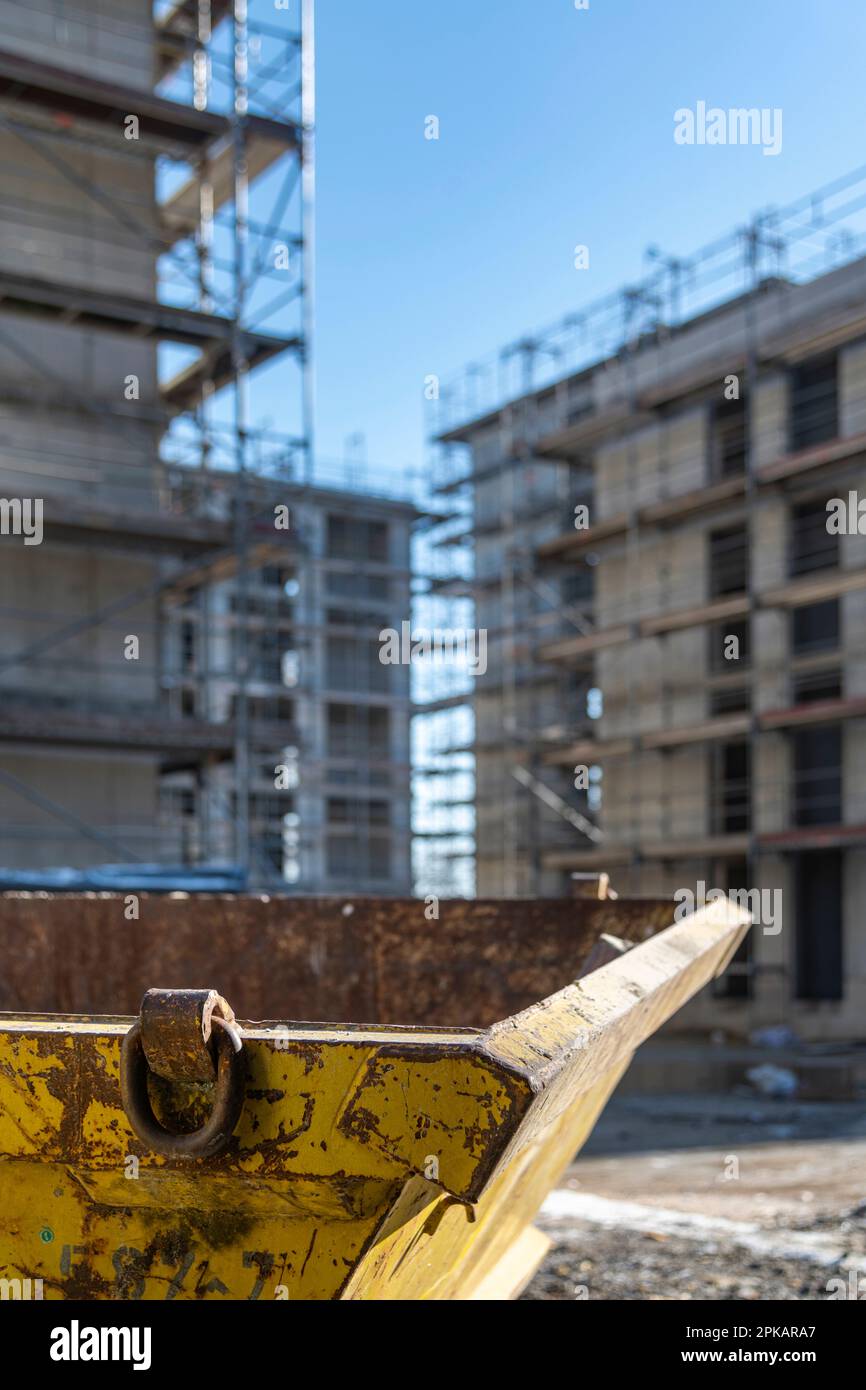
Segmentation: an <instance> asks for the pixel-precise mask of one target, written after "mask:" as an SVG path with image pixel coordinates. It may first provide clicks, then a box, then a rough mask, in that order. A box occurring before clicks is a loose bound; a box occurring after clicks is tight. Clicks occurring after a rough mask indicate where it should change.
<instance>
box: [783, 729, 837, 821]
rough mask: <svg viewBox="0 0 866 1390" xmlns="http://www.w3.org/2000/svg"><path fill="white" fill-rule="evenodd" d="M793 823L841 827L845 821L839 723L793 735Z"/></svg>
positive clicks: (802, 730)
mask: <svg viewBox="0 0 866 1390" xmlns="http://www.w3.org/2000/svg"><path fill="white" fill-rule="evenodd" d="M792 741H793V777H794V783H793V794H794V795H793V802H794V804H793V822H794V825H796V826H810V825H838V824H839V822H840V821H841V819H842V730H841V728H840V727H839V725H838V724H826V725H822V726H821V727H820V728H816V729H801V730H799V731H798V732H797V733H796V734H794V736H793V740H792Z"/></svg>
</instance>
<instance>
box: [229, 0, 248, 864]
mask: <svg viewBox="0 0 866 1390" xmlns="http://www.w3.org/2000/svg"><path fill="white" fill-rule="evenodd" d="M232 57H233V61H232V138H233V152H234V220H233V228H232V230H233V238H234V324H233V329H232V374H233V385H234V392H233V397H234V421H233V423H234V431H235V439H234V444H235V469H236V474H237V476H236V480H235V481H236V487H235V517H234V538H235V546H236V550H237V574H236V580H235V583H236V613H235V618H236V626H235V630H234V681H235V739H234V761H235V767H234V773H235V857H236V859H237V862H238V865H239V867H240V868H241V869H243V870H244V871H247V870H248V869H249V863H250V748H249V704H248V695H247V685H248V679H249V650H248V648H249V634H248V631H247V610H248V578H249V576H248V555H247V550H248V544H249V537H248V535H247V476H246V473H247V431H248V429H249V420H248V382H247V372H248V366H249V364H248V362H247V360H246V344H245V339H244V328H243V320H244V311H245V308H246V277H247V254H246V253H247V235H248V227H247V200H248V186H247V184H248V179H247V156H246V115H247V104H248V93H247V82H248V77H249V67H248V64H249V49H248V34H247V0H234V6H233V9H232Z"/></svg>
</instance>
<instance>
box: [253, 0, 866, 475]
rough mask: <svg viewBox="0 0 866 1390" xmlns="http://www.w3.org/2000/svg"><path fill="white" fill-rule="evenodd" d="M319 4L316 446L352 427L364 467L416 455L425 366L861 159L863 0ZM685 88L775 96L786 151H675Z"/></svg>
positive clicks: (690, 92)
mask: <svg viewBox="0 0 866 1390" xmlns="http://www.w3.org/2000/svg"><path fill="white" fill-rule="evenodd" d="M271 9H272V6H271V5H269V4H268V3H267V0H253V4H252V12H253V14H254V15H257V16H260V17H261V18H263V19H265V18H268V19H270V18H271V17H272V16H271V14H270V13H269V11H270V10H271ZM317 10H318V21H317V58H318V64H317V68H318V79H317V80H318V140H317V144H318V204H317V220H318V237H317V259H318V267H317V268H318V275H317V281H318V289H317V307H318V313H317V341H316V362H317V376H318V422H317V430H318V450H319V452H320V453H321V454H323V455H328V456H332V457H338V456H340V455H342V453H343V450H344V441H345V439H346V436H348V435H350V434H352V433H354V432H356V431H360V432H362V433H363V434H364V436H365V437H366V449H367V456H368V458H369V460H370V461H371V462H373V463H375V464H376V465H378V466H381V467H384V468H387V469H389V470H399V469H400V468H402V467H404V466H406V465H413V466H414V467H419V466H420V465H421V464H422V462H423V459H424V457H425V407H424V401H423V381H424V377H425V376H426V375H427V374H428V373H439V374H441V375H442V376H446V377H447V376H448V375H449V374H451V373H452V372H453V371H454V370H455V369H458V368H460V367H461V366H462V365H463V364H464V363H466V362H467V361H469V360H470V359H472V358H474V357H476V356H479V355H486V354H488V353H489V352H491V351H492V350H494V349H497V348H498V347H499V346H500V345H501V344H502V343H504V342H506V341H509V340H511V339H513V338H515V337H516V336H518V335H519V334H521V333H523V332H524V331H526V330H529V329H532V328H533V327H536V326H538V325H541V324H545V323H548V322H550V321H552V320H555V319H557V318H558V317H559V316H560V315H562V314H564V313H567V312H569V311H571V310H573V309H577V308H579V307H580V305H581V304H582V303H585V302H587V301H588V300H591V299H595V298H596V297H597V296H598V295H600V294H603V293H605V292H606V291H608V290H610V289H613V288H615V287H616V286H617V285H619V284H620V283H622V282H624V281H628V280H632V279H635V278H637V277H638V276H640V274H641V273H642V271H643V270H645V268H646V267H645V262H644V251H645V248H646V247H647V245H649V244H651V243H656V244H657V245H659V246H660V247H662V248H663V249H664V250H665V251H667V252H670V253H687V252H689V251H690V250H692V249H694V248H695V247H697V246H699V245H700V244H702V243H703V242H705V241H708V240H711V239H712V238H714V237H715V236H717V235H718V234H720V233H722V232H724V231H726V230H728V229H729V228H730V227H732V226H734V225H736V224H737V223H740V222H742V221H744V220H745V219H746V218H747V217H748V216H749V215H750V214H751V213H753V212H754V211H756V210H758V209H760V208H763V207H766V206H767V205H769V204H772V203H785V202H788V201H790V200H792V199H794V198H796V197H798V196H799V195H801V194H802V193H805V192H807V191H809V190H810V189H811V188H813V187H815V186H817V185H819V184H822V183H824V182H826V181H828V180H830V179H832V178H834V177H836V176H837V175H839V174H842V173H845V172H847V171H848V170H849V169H852V168H854V167H856V166H857V165H859V164H862V163H866V145H864V141H863V131H864V130H866V119H864V117H866V111H864V107H866V90H864V84H863V82H862V74H861V72H860V71H859V68H860V65H861V63H862V55H863V52H864V39H866V6H864V5H863V4H862V0H825V3H823V4H817V3H815V0H759V3H756V0H726V3H719V4H714V5H707V4H698V3H695V0H690V2H688V0H664V3H661V4H658V3H657V4H651V3H646V0H643V3H641V0H590V8H589V10H588V11H585V10H584V11H579V10H577V9H576V8H575V5H574V0H436V3H435V4H433V3H423V2H422V0H367V3H364V4H359V3H358V2H357V0H319V4H318V6H317ZM699 100H704V101H706V102H707V104H708V105H710V106H712V105H716V106H722V107H725V108H727V107H730V106H738V107H739V106H746V107H748V106H758V107H780V108H781V109H782V112H783V143H782V150H781V153H780V154H779V155H778V156H777V157H767V156H765V155H763V154H762V151H761V149H760V148H758V147H752V146H730V147H707V146H704V147H683V146H679V145H677V144H675V143H674V140H673V129H674V120H673V113H674V111H675V110H676V109H677V108H679V107H683V106H691V107H694V105H695V103H696V102H697V101H699ZM429 115H436V116H437V117H438V118H439V121H440V138H439V140H438V141H431V140H425V138H424V121H425V118H426V117H427V116H429ZM578 242H580V243H585V244H586V245H587V246H588V247H589V248H590V252H591V257H590V269H589V271H582V272H578V271H576V270H575V269H574V266H573V248H574V246H575V244H576V243H578ZM274 379H275V381H276V378H274ZM276 392H277V388H276V386H275V396H274V405H273V411H272V414H273V416H274V423H275V424H276V425H277V426H279V399H278V395H277V394H276Z"/></svg>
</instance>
